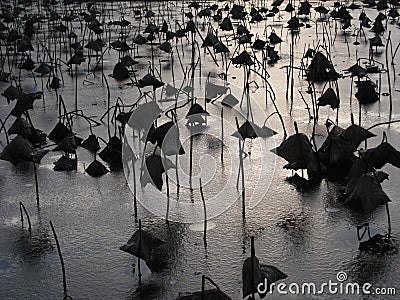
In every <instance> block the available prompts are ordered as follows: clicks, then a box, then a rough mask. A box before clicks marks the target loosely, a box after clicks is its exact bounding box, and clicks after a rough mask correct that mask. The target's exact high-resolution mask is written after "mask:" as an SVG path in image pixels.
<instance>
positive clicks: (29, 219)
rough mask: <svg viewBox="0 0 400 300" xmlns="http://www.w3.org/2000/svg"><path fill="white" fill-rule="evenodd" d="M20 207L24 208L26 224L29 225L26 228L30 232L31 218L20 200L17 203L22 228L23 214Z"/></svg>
mask: <svg viewBox="0 0 400 300" xmlns="http://www.w3.org/2000/svg"><path fill="white" fill-rule="evenodd" d="M22 209H23V210H24V212H25V215H26V219H27V220H28V226H29V227H28V230H29V233H32V225H31V218H30V217H29V214H28V212H27V210H26V208H25V205H23V204H22V202H20V203H19V211H20V213H21V223H22V228H23V227H24V215H23V214H22Z"/></svg>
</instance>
